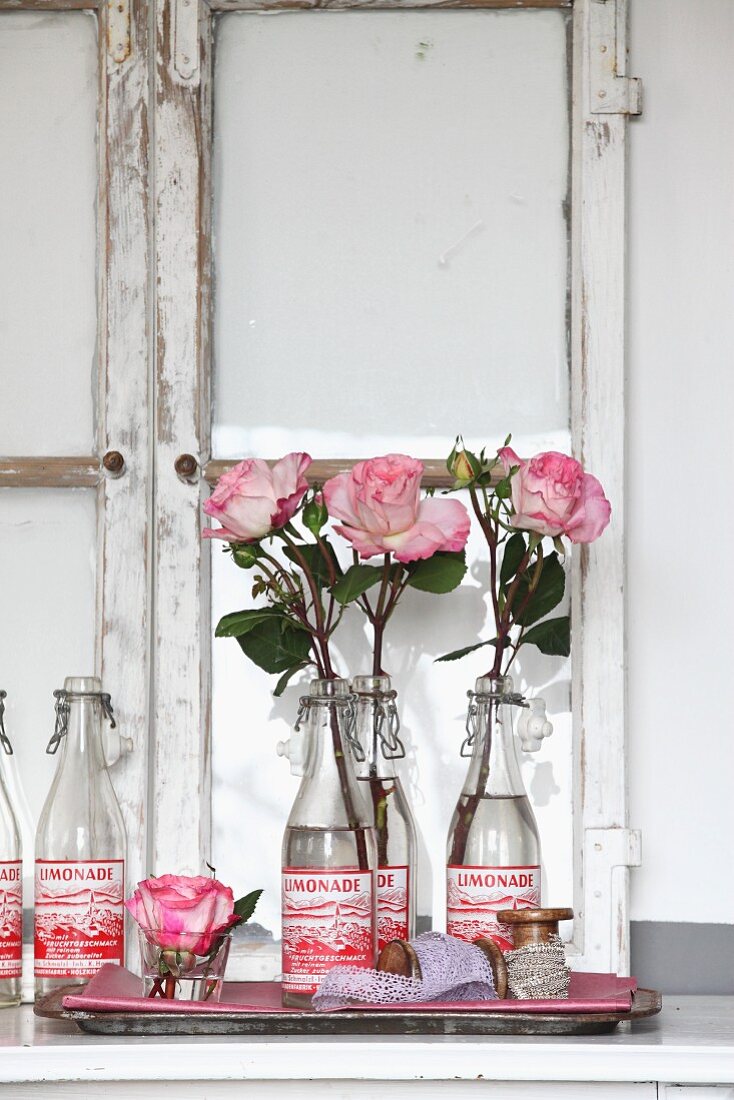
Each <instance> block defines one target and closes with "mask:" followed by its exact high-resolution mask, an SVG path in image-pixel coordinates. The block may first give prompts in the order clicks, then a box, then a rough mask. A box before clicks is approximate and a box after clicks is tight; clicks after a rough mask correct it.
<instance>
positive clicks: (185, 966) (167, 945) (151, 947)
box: [138, 928, 232, 1002]
mask: <svg viewBox="0 0 734 1100" xmlns="http://www.w3.org/2000/svg"><path fill="white" fill-rule="evenodd" d="M138 938H139V942H140V963H141V967H142V972H143V996H144V997H164V998H167V999H168V1000H176V1001H212V1002H217V1001H218V1000H219V999H220V997H221V996H222V984H223V982H224V971H225V968H226V966H227V957H228V956H229V945H230V942H231V940H232V933H231V932H213V933H212V932H199V933H197V932H179V933H175V932H174V933H171V932H162V931H161V930H160V929H158V928H138Z"/></svg>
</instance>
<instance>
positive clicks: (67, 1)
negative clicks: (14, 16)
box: [0, 0, 101, 11]
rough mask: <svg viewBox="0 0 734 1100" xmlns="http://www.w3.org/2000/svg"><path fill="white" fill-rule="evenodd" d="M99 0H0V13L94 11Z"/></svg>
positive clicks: (98, 5)
mask: <svg viewBox="0 0 734 1100" xmlns="http://www.w3.org/2000/svg"><path fill="white" fill-rule="evenodd" d="M100 6H101V4H100V0H0V11H94V10H95V9H97V8H98V7H100Z"/></svg>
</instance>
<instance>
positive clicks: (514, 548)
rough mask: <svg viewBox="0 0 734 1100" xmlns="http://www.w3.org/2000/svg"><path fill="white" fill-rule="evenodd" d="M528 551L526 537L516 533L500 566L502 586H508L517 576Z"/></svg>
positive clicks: (512, 536)
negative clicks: (524, 555)
mask: <svg viewBox="0 0 734 1100" xmlns="http://www.w3.org/2000/svg"><path fill="white" fill-rule="evenodd" d="M526 549H527V547H526V545H525V536H524V535H522V534H521V533H520V531H516V532H515V534H514V535H511V536H510V538H509V539H508V540H507V543H506V545H505V552H504V554H503V555H502V565H501V566H500V584H507V582H508V581H509V580H511V579H512V578H513V577H514V576H515V574H516V573H517V569H518V566H519V564H520V562H521V561H522V558H523V554H524V553H525V550H526Z"/></svg>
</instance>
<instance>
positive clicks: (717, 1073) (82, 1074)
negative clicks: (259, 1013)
mask: <svg viewBox="0 0 734 1100" xmlns="http://www.w3.org/2000/svg"><path fill="white" fill-rule="evenodd" d="M625 1026H629V1025H625ZM302 1078H307V1079H308V1078H310V1079H312V1080H345V1079H347V1080H356V1081H359V1080H362V1081H369V1080H394V1081H412V1080H416V1081H417V1080H422V1081H431V1080H434V1081H448V1080H459V1081H461V1080H477V1079H478V1078H479V1079H481V1078H484V1080H489V1081H612V1082H630V1081H675V1082H677V1083H680V1084H687V1083H698V1084H729V1083H734V997H669V998H666V1002H665V1007H664V1009H663V1013H662V1015H661V1016H659V1017H657V1018H654V1019H652V1020H647V1021H642V1022H640V1023H639V1024H636V1025H635V1027H634V1029H633V1030H632V1031H631V1032H624V1031H622V1032H618V1033H615V1034H612V1035H605V1036H592V1037H585V1038H575V1039H567V1038H560V1037H559V1038H537V1039H534V1038H527V1037H519V1036H518V1037H496V1038H491V1037H489V1038H483V1039H478V1038H461V1037H458V1038H457V1037H434V1038H415V1037H413V1038H395V1037H386V1038H373V1037H351V1036H350V1037H343V1038H342V1037H339V1038H334V1037H329V1038H308V1037H303V1038H297V1039H284V1038H262V1037H254V1038H252V1039H247V1038H243V1039H240V1038H235V1037H216V1038H204V1037H202V1038H200V1039H194V1038H190V1037H186V1038H184V1037H181V1038H172V1037H166V1038H157V1037H146V1038H131V1037H120V1038H112V1037H108V1036H94V1035H86V1034H84V1033H82V1032H81V1031H79V1030H78V1029H77V1028H76V1027H75V1026H74V1025H68V1024H66V1023H61V1022H56V1021H47V1020H38V1019H36V1018H35V1017H34V1016H33V1011H32V1008H31V1007H30V1006H28V1005H23V1006H21V1007H20V1008H17V1009H8V1010H5V1011H4V1012H0V1083H9V1082H34V1081H47V1082H48V1081H140V1080H149V1081H150V1080H163V1081H165V1080H168V1081H196V1080H208V1081H227V1080H259V1081H288V1080H297V1079H302Z"/></svg>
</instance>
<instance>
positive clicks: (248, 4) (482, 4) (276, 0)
mask: <svg viewBox="0 0 734 1100" xmlns="http://www.w3.org/2000/svg"><path fill="white" fill-rule="evenodd" d="M572 6H573V0H209V7H210V8H211V10H212V11H215V12H227V11H270V12H275V11H426V10H435V11H442V10H456V9H457V8H463V9H466V10H469V11H480V10H487V11H500V10H508V11H517V10H532V9H536V10H541V11H548V10H550V9H561V10H568V9H569V8H571V7H572Z"/></svg>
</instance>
